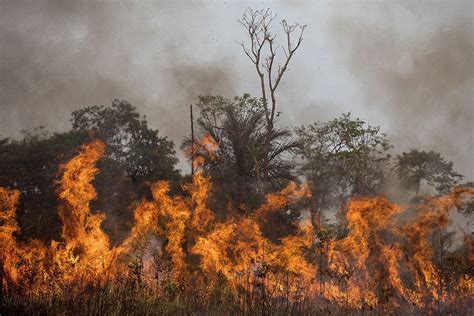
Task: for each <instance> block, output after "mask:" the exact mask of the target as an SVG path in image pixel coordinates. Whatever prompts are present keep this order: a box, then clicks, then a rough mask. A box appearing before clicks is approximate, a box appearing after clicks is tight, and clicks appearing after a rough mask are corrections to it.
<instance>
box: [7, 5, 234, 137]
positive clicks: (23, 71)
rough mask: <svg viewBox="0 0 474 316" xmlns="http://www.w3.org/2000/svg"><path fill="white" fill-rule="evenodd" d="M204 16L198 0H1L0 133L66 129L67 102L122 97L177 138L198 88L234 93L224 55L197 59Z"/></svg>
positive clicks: (105, 101)
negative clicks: (43, 127) (185, 1)
mask: <svg viewBox="0 0 474 316" xmlns="http://www.w3.org/2000/svg"><path fill="white" fill-rule="evenodd" d="M195 15H197V16H199V19H196V18H193V16H195ZM206 17H207V13H206V6H205V5H204V4H203V3H199V2H192V3H189V4H179V3H176V2H174V1H152V2H133V1H127V2H122V3H120V2H116V1H97V2H92V1H13V0H12V1H2V2H1V4H0V43H1V45H0V56H1V58H0V74H1V75H0V86H1V95H0V114H1V116H0V135H2V136H13V137H16V136H18V132H19V130H20V129H31V128H33V127H36V126H39V125H43V124H46V125H47V128H48V129H50V130H52V131H62V130H66V129H67V128H69V126H70V125H69V118H70V113H71V111H72V110H74V109H78V108H80V107H83V106H86V105H96V104H105V105H109V104H111V100H112V99H114V98H119V99H125V100H128V101H130V102H131V103H132V104H134V105H136V106H137V107H138V110H139V112H140V113H142V114H146V115H147V117H148V120H149V122H150V124H151V125H152V126H153V127H155V128H159V129H160V131H161V133H162V134H163V135H167V136H169V137H171V138H172V139H173V140H175V142H177V143H178V144H177V145H178V146H179V142H180V140H181V138H182V137H183V135H184V132H183V131H185V130H186V131H187V130H188V125H187V123H186V121H188V112H187V111H188V106H189V104H190V103H192V102H195V100H196V97H197V96H198V95H199V94H206V93H215V94H226V95H233V94H234V91H233V87H232V81H233V80H232V79H231V77H230V76H229V73H230V71H228V68H226V67H225V65H228V64H229V63H228V62H227V63H224V59H223V57H221V56H217V57H216V56H214V55H215V54H214V53H213V52H207V54H206V56H208V57H209V59H208V60H206V59H204V58H202V57H200V56H202V55H203V54H204V53H205V48H206V46H205V43H196V41H197V39H196V38H195V34H193V33H192V32H194V31H195V30H197V29H199V25H200V21H202V20H201V19H203V20H209V19H208V18H207V19H206ZM204 29H205V28H203V30H204ZM195 55H197V56H198V57H199V60H197V59H196V58H195Z"/></svg>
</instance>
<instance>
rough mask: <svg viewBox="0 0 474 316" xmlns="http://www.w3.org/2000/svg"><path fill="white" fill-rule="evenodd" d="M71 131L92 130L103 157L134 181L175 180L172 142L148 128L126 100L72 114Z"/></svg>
mask: <svg viewBox="0 0 474 316" xmlns="http://www.w3.org/2000/svg"><path fill="white" fill-rule="evenodd" d="M71 122H72V127H73V130H75V131H82V132H85V131H93V132H94V133H95V135H96V136H97V137H98V138H100V139H101V140H102V141H104V142H105V144H106V146H107V158H108V159H111V160H113V161H114V162H115V163H117V164H119V165H120V166H121V167H123V168H124V169H125V170H126V172H127V173H128V175H130V176H131V177H132V178H133V179H136V180H149V181H156V180H162V179H167V180H169V179H176V178H178V176H179V173H178V171H177V170H176V169H175V165H176V163H177V162H178V160H177V158H176V157H175V151H174V149H173V146H174V145H173V142H172V141H170V140H168V139H167V138H166V137H160V136H159V132H158V130H154V129H152V128H149V127H148V123H147V120H146V117H144V116H140V114H139V113H138V112H137V111H136V109H135V107H134V106H132V105H131V104H130V103H128V102H127V101H123V100H114V101H113V102H112V105H111V106H110V107H106V106H103V105H100V106H88V107H85V108H83V109H80V110H77V111H74V112H72V118H71Z"/></svg>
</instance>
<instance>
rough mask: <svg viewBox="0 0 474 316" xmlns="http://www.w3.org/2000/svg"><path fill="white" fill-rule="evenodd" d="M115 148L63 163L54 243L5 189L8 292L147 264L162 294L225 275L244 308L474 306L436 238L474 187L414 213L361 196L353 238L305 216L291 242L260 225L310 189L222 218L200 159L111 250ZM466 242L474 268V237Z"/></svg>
mask: <svg viewBox="0 0 474 316" xmlns="http://www.w3.org/2000/svg"><path fill="white" fill-rule="evenodd" d="M195 146H196V148H198V149H199V150H200V151H201V152H203V154H205V155H207V156H209V157H211V158H212V157H215V154H216V150H217V145H216V143H215V141H214V140H213V139H212V138H211V137H210V136H207V137H206V138H204V139H203V140H202V141H201V142H200V143H197V144H196V145H195ZM104 150H105V146H104V144H103V143H102V142H101V141H100V140H94V141H92V142H90V143H89V144H85V145H83V146H82V148H81V152H80V153H79V154H78V155H77V156H76V157H74V158H72V159H71V160H69V161H68V162H67V163H66V164H64V165H63V166H61V167H60V170H61V174H62V176H61V179H60V181H59V183H58V198H59V201H60V203H61V204H60V207H59V209H58V212H59V215H60V218H61V220H62V224H63V226H62V235H61V237H62V238H61V240H59V241H53V242H52V243H51V244H50V245H44V244H43V243H41V242H40V241H37V240H30V241H26V242H25V241H19V240H18V239H17V237H18V235H19V234H21V231H20V227H19V225H18V223H17V220H16V213H15V212H16V206H17V204H18V202H19V198H20V193H19V192H18V191H14V190H9V189H7V188H0V221H1V226H0V242H1V252H0V264H1V269H2V280H1V285H2V291H3V295H4V296H6V297H10V296H15V295H17V296H19V297H22V296H24V295H29V296H37V297H39V296H42V295H46V294H52V293H53V294H54V293H58V292H60V291H61V290H62V289H64V288H66V287H67V288H71V289H76V290H80V289H81V288H84V287H87V286H89V287H91V286H92V287H96V286H100V285H101V284H106V283H114V282H119V280H121V279H123V278H125V279H126V278H131V277H132V274H131V271H130V264H131V263H130V262H131V261H133V260H135V261H137V262H139V263H140V262H141V264H139V266H143V269H142V270H143V271H142V272H141V273H142V276H143V277H144V279H145V280H146V282H145V286H150V289H151V290H150V291H151V292H150V293H155V292H156V293H158V292H160V291H161V290H162V285H161V283H160V282H162V280H164V278H165V273H167V275H166V277H167V278H169V279H172V280H174V281H176V282H182V283H183V284H186V287H188V289H189V287H191V286H192V284H193V283H194V284H201V285H203V284H205V285H206V286H205V287H206V288H209V287H211V286H217V285H218V284H219V282H221V280H222V279H224V280H225V282H226V283H227V284H228V285H229V287H230V289H231V291H232V293H234V295H236V297H238V299H239V300H240V302H241V304H244V303H245V304H249V303H248V302H249V300H250V301H252V300H253V301H254V302H255V300H261V301H262V302H263V303H262V304H264V305H263V306H265V302H267V301H269V300H275V301H278V302H279V301H284V302H286V304H290V303H295V304H296V303H298V302H308V301H311V300H312V301H314V302H319V303H318V304H320V303H321V302H323V303H324V304H335V305H337V306H340V307H343V308H351V309H366V308H370V309H373V308H377V306H388V307H390V308H397V307H400V306H402V305H403V304H406V303H408V304H411V305H410V306H417V307H419V308H428V309H431V310H433V309H434V308H435V307H434V306H435V305H436V304H438V306H440V302H443V304H447V303H449V302H454V301H455V300H457V299H466V298H467V300H469V299H470V298H469V297H470V294H471V291H472V276H471V275H469V274H468V273H466V274H464V275H462V276H455V277H456V278H457V279H455V281H454V283H453V284H450V285H449V289H448V284H447V281H446V280H445V279H443V275H442V270H441V269H442V266H440V262H438V261H439V260H438V259H437V257H439V256H438V255H437V254H438V253H439V251H441V250H439V249H436V247H435V245H434V244H433V240H435V239H436V238H438V239H439V240H441V239H440V238H441V237H440V236H442V235H441V233H442V232H443V231H445V230H446V228H447V227H448V226H449V214H450V212H451V211H452V209H455V208H460V207H462V206H463V204H464V203H466V202H467V200H468V199H469V198H472V197H473V196H474V190H473V189H466V188H456V189H455V190H453V192H451V193H450V194H448V195H446V196H441V197H431V198H427V199H426V200H424V201H423V202H422V203H421V204H419V205H413V206H400V205H397V204H395V203H392V202H390V201H389V200H388V199H387V198H386V197H384V196H378V197H360V198H353V199H352V200H351V201H350V202H349V203H348V205H347V215H346V221H347V227H346V230H345V232H344V234H343V235H342V236H339V237H338V238H336V237H333V238H330V239H328V240H327V241H326V242H325V244H324V249H322V248H318V247H321V245H322V244H320V243H319V242H318V240H317V238H316V234H317V233H318V230H319V229H321V227H320V226H318V227H315V226H313V224H312V223H311V221H309V220H308V219H303V218H302V219H301V221H300V223H299V228H298V230H297V231H296V233H295V234H293V235H289V236H286V237H284V238H281V239H280V240H279V241H274V240H273V241H272V240H270V239H269V238H267V237H266V236H265V234H264V233H263V232H262V230H261V228H260V226H259V222H258V219H259V217H260V216H262V215H265V214H266V213H269V212H275V211H278V210H286V209H289V208H291V207H293V206H294V205H296V204H298V203H300V202H301V201H305V200H309V199H310V197H311V196H310V191H309V189H308V187H307V186H306V185H305V184H303V185H297V184H296V183H293V182H290V183H289V184H288V185H287V186H286V187H285V188H283V189H282V190H281V191H280V192H276V193H272V194H269V195H268V196H267V197H266V199H265V202H264V203H263V204H262V205H261V206H260V207H258V208H257V209H255V210H253V211H249V212H246V213H245V215H237V214H241V213H239V212H229V214H230V215H229V216H228V217H227V218H225V219H222V218H217V217H215V216H214V215H213V212H212V210H211V209H210V208H209V206H208V205H209V203H208V202H209V201H208V200H209V196H210V195H211V189H212V181H211V179H210V178H209V177H207V176H206V175H205V172H204V171H203V170H200V169H199V161H200V159H197V158H196V160H195V161H194V162H195V164H196V168H197V170H196V172H195V174H194V177H193V179H192V182H191V183H188V184H186V185H185V186H184V187H183V189H184V190H186V191H187V194H186V195H184V196H178V195H177V196H173V195H171V194H170V193H169V189H170V188H169V184H168V183H167V182H166V181H160V182H157V183H154V184H152V185H151V187H150V190H151V193H152V198H151V199H145V198H143V199H142V200H141V201H140V202H139V203H138V204H137V205H136V207H135V209H134V225H133V228H132V229H131V231H130V233H129V235H128V237H127V238H126V239H125V240H124V241H123V242H122V243H121V244H119V245H117V246H114V247H111V246H110V243H109V238H108V236H107V234H106V233H105V232H104V231H103V230H102V227H101V223H102V222H103V220H104V219H105V215H104V214H103V213H101V212H100V211H96V210H91V207H90V203H91V201H93V200H94V199H96V198H97V193H96V191H95V188H94V186H93V185H92V183H93V180H94V177H95V175H97V173H98V172H100V171H99V170H98V168H97V167H96V163H97V162H98V160H99V159H100V158H101V156H102V155H103V154H104ZM404 212H415V213H416V216H415V217H414V218H413V219H411V220H409V221H406V222H405V223H404V222H403V221H401V220H399V219H398V218H397V217H398V216H399V215H400V214H402V213H404ZM464 242H465V245H466V249H467V251H468V253H467V256H468V260H469V262H470V263H471V264H472V260H473V253H472V251H471V250H470V249H471V248H470V247H471V239H470V238H468V237H466V238H465V240H464ZM318 249H319V250H318ZM318 251H319V252H318ZM445 251H447V250H445ZM318 253H319V256H320V257H319V259H318V260H316V257H317V254H318ZM156 256H157V258H156ZM155 259H156V260H158V261H160V260H161V262H165V261H167V262H169V263H170V267H171V268H170V269H169V271H165V270H163V269H160V268H159V267H158V266H157V265H156V262H155V261H156V260H155ZM437 260H438V261H437ZM153 276H156V277H153ZM147 284H148V285H147ZM163 286H164V285H163ZM456 295H457V296H456Z"/></svg>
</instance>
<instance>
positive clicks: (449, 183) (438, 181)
mask: <svg viewBox="0 0 474 316" xmlns="http://www.w3.org/2000/svg"><path fill="white" fill-rule="evenodd" d="M395 168H396V171H397V174H398V177H399V178H400V180H401V181H402V182H403V183H404V184H405V185H406V186H407V187H408V188H410V189H414V190H415V192H416V194H418V193H419V191H420V184H421V182H422V180H425V181H426V182H427V183H428V184H429V185H431V186H434V187H435V188H436V190H437V191H438V192H439V193H446V192H447V191H449V189H450V188H451V187H453V186H454V185H455V184H457V183H458V182H459V180H461V179H462V178H463V176H462V175H461V174H459V173H457V172H456V171H454V169H453V163H452V162H450V161H446V160H445V158H444V157H443V156H441V154H440V153H437V152H434V151H429V152H425V151H418V150H416V149H412V150H410V151H409V152H404V153H402V154H401V155H398V156H397V158H396V166H395Z"/></svg>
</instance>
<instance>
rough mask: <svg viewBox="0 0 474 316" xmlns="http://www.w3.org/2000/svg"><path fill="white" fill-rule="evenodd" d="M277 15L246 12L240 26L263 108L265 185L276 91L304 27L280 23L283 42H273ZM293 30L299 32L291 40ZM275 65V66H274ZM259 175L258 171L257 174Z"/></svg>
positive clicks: (262, 12)
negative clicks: (279, 54) (243, 33)
mask: <svg viewBox="0 0 474 316" xmlns="http://www.w3.org/2000/svg"><path fill="white" fill-rule="evenodd" d="M275 18H276V15H274V14H272V12H271V11H270V9H266V10H256V11H255V10H252V9H247V10H246V11H245V12H244V14H243V16H242V18H241V19H239V23H240V24H241V25H242V26H243V27H244V28H245V31H246V33H247V35H248V37H249V44H248V45H246V44H245V43H243V42H242V43H241V46H242V49H243V51H244V53H245V54H246V55H247V57H248V58H249V59H250V60H251V61H252V63H253V64H254V66H255V70H256V72H257V75H258V78H259V81H260V89H261V93H262V104H263V106H264V108H265V119H266V136H265V142H264V144H263V151H264V152H263V166H262V167H263V168H262V169H263V170H262V171H261V172H262V173H263V177H259V178H261V179H262V180H263V181H264V182H266V181H268V180H269V167H270V155H269V153H270V151H271V140H272V132H273V129H274V125H275V121H276V118H277V116H278V114H277V113H278V112H277V98H276V91H277V89H278V86H279V85H280V82H281V80H282V78H283V75H284V74H285V72H286V71H287V70H288V65H289V63H290V60H291V58H292V57H293V56H294V54H295V52H296V50H297V49H298V48H299V47H300V45H301V43H302V41H303V32H304V29H305V28H306V25H300V24H299V23H294V24H288V23H287V22H286V20H282V21H281V26H282V29H283V32H284V34H285V43H284V44H277V43H276V42H275V39H276V34H272V33H271V32H270V27H271V25H272V22H273V21H274V20H275ZM295 30H299V33H297V35H296V37H297V38H296V40H294V36H295ZM279 49H280V50H282V51H283V53H284V55H285V58H283V59H282V60H281V62H277V60H276V57H277V53H278V50H279ZM276 65H277V66H276ZM257 172H259V171H257Z"/></svg>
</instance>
